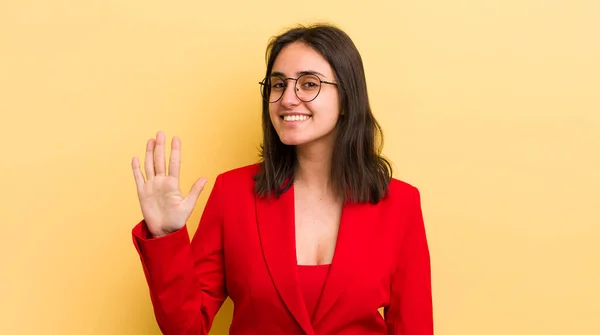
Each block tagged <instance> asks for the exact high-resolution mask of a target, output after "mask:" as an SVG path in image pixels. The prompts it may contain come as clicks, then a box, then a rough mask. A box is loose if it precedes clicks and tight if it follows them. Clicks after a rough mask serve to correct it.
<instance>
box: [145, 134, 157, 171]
mask: <svg viewBox="0 0 600 335" xmlns="http://www.w3.org/2000/svg"><path fill="white" fill-rule="evenodd" d="M154 145H155V141H154V139H153V138H151V139H149V140H148V143H147V144H146V157H145V160H144V170H145V171H146V179H148V180H150V179H152V178H154Z"/></svg>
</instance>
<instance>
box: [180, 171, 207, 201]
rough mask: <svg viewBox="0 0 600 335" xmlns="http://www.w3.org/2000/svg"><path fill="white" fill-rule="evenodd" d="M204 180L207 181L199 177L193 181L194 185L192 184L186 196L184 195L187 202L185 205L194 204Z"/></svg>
mask: <svg viewBox="0 0 600 335" xmlns="http://www.w3.org/2000/svg"><path fill="white" fill-rule="evenodd" d="M206 182H207V179H206V178H200V179H198V180H196V182H194V185H192V188H190V193H188V195H187V197H185V202H186V203H187V204H186V205H188V206H190V207H195V206H196V202H197V201H198V197H200V193H201V192H202V190H203V189H204V186H205V185H206Z"/></svg>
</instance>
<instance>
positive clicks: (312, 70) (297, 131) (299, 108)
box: [269, 42, 340, 146]
mask: <svg viewBox="0 0 600 335" xmlns="http://www.w3.org/2000/svg"><path fill="white" fill-rule="evenodd" d="M271 74H272V77H271V78H272V80H271V97H274V98H273V100H275V99H277V97H278V96H279V95H281V94H283V95H282V96H281V98H280V99H279V100H278V101H276V102H274V103H270V104H269V116H270V118H271V122H272V124H273V127H274V128H275V130H276V131H277V134H278V135H279V138H280V140H281V142H283V143H284V144H287V145H296V146H301V145H305V144H310V143H313V142H321V141H325V142H329V141H331V144H333V140H334V130H335V129H336V124H337V121H338V117H339V114H340V110H339V100H338V90H337V87H336V86H335V85H332V84H327V83H321V82H320V81H319V79H320V80H322V81H327V82H330V83H335V82H336V81H335V78H334V75H333V71H332V69H331V66H330V65H329V63H328V62H327V61H326V60H325V58H324V57H323V56H321V54H319V53H318V52H317V51H315V50H314V49H312V48H311V47H309V46H307V45H306V44H304V43H301V42H294V43H290V44H288V45H287V46H285V47H284V48H283V49H282V50H281V51H280V53H279V55H277V58H276V59H275V63H274V64H273V69H272V71H271ZM302 74H311V75H305V76H302V78H301V79H300V80H299V81H298V82H296V81H295V80H291V79H287V80H284V81H281V80H279V79H276V78H275V79H273V78H274V77H273V76H278V77H281V78H283V79H285V78H298V77H300V76H301V75H302ZM319 86H320V87H319ZM317 93H318V95H317V96H316V98H314V99H313V100H311V99H312V98H313V97H314V95H315V94H317ZM299 97H300V98H299ZM303 100H304V101H303ZM307 100H311V101H308V102H307Z"/></svg>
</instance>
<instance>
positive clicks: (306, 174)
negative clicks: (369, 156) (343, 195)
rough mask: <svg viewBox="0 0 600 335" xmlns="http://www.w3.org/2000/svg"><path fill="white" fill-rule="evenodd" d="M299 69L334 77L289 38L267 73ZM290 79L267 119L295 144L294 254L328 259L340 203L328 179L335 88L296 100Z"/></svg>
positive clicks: (308, 260) (309, 261) (301, 259)
mask: <svg viewBox="0 0 600 335" xmlns="http://www.w3.org/2000/svg"><path fill="white" fill-rule="evenodd" d="M301 71H315V72H318V73H320V74H319V75H318V76H319V77H320V78H321V79H322V80H327V81H333V82H335V78H334V75H333V70H332V69H331V66H330V65H329V63H328V62H327V61H326V60H325V58H323V56H321V54H319V53H318V52H316V51H315V50H314V49H312V48H311V47H309V46H307V45H305V44H303V43H299V42H296V43H292V44H289V45H288V46H286V47H285V48H284V49H282V50H281V52H280V53H279V55H278V56H277V59H276V60H275V63H274V65H273V71H272V72H280V73H282V74H283V75H284V76H285V77H292V78H296V77H298V75H299V73H300V72H301ZM293 83H294V82H293V81H288V84H289V86H288V87H287V88H286V90H285V91H284V95H283V97H282V98H281V99H280V100H279V101H278V102H276V103H272V104H271V105H270V106H269V114H270V118H271V122H272V123H273V126H274V128H275V130H276V131H277V134H278V135H279V138H280V139H281V141H282V142H283V143H285V144H288V145H295V146H296V154H297V156H298V165H297V167H296V176H295V181H294V192H295V193H294V196H295V200H294V201H295V220H296V257H297V261H298V264H300V265H318V264H330V263H331V261H332V259H333V255H334V252H335V246H336V241H337V235H338V230H339V222H340V217H341V212H342V204H341V203H340V201H339V200H338V199H336V197H335V196H334V194H333V191H332V189H331V187H330V183H329V171H330V168H331V156H332V150H333V144H334V140H335V136H336V131H337V128H336V124H337V121H338V118H339V115H340V110H339V103H338V91H337V88H336V87H335V86H333V85H327V84H323V85H322V88H321V92H320V93H319V95H318V96H317V98H316V99H315V100H313V101H311V102H303V101H301V100H299V99H298V97H297V96H296V94H295V93H294V91H293V86H292V85H293ZM288 114H301V115H310V118H308V119H307V120H305V121H295V122H288V121H285V120H283V119H282V118H281V116H282V115H288Z"/></svg>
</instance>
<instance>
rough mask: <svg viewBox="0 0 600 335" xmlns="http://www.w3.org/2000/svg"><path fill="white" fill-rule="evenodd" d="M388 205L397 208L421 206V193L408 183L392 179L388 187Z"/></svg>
mask: <svg viewBox="0 0 600 335" xmlns="http://www.w3.org/2000/svg"><path fill="white" fill-rule="evenodd" d="M385 200H386V202H387V203H389V204H390V205H392V206H394V207H396V208H412V207H413V206H417V207H420V206H421V191H420V190H419V188H418V187H417V186H415V185H413V184H411V183H409V182H408V181H405V180H401V179H396V178H392V180H391V181H390V184H389V186H388V195H387V199H385Z"/></svg>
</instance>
